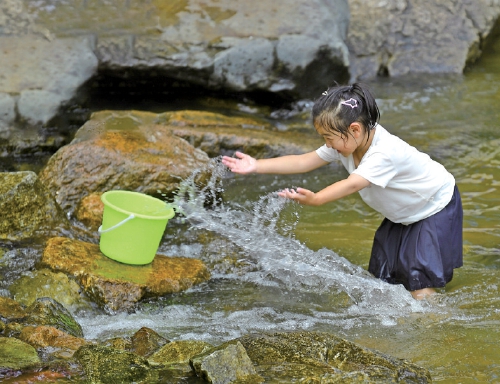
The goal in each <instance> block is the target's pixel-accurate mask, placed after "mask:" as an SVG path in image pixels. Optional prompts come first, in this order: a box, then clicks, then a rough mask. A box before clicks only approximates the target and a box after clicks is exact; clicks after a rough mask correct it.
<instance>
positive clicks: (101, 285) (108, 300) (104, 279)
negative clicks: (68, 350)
mask: <svg viewBox="0 0 500 384" xmlns="http://www.w3.org/2000/svg"><path fill="white" fill-rule="evenodd" d="M41 264H42V265H44V266H46V267H48V268H50V269H52V270H55V271H62V272H64V273H67V274H69V275H72V276H74V277H75V278H76V279H77V280H78V281H79V283H80V285H81V286H82V287H83V289H84V291H85V292H86V293H87V295H88V296H89V297H91V298H92V299H93V300H94V301H95V302H96V303H97V304H99V305H100V306H102V307H103V308H104V309H106V310H108V311H111V312H113V311H119V310H128V309H131V308H132V307H133V306H134V305H135V304H136V303H137V302H138V301H139V300H141V299H142V298H144V297H158V296H163V295H166V294H169V293H174V292H180V291H183V290H185V289H188V288H190V287H192V286H193V285H195V284H199V283H201V282H203V281H206V280H207V279H208V278H209V277H210V273H209V272H208V269H207V268H206V266H205V265H204V264H203V263H202V262H201V261H199V260H196V259H189V258H183V257H165V256H162V255H156V257H155V258H154V260H153V262H152V263H150V264H148V265H141V266H132V265H126V264H121V263H118V262H116V261H114V260H112V259H109V258H108V257H106V256H104V255H103V254H102V253H101V251H100V250H99V245H96V244H91V243H86V242H83V241H79V240H73V239H68V238H64V237H55V238H51V239H49V240H48V241H47V245H46V248H45V250H44V252H43V255H42V260H41Z"/></svg>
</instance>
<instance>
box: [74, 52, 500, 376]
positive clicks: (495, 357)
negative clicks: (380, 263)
mask: <svg viewBox="0 0 500 384" xmlns="http://www.w3.org/2000/svg"><path fill="white" fill-rule="evenodd" d="M370 85H371V86H372V89H373V91H374V93H375V95H376V96H377V100H378V102H379V106H380V109H381V112H382V119H381V124H382V125H383V126H385V127H386V128H387V129H389V130H390V131H392V132H393V133H395V134H397V135H399V136H400V137H402V138H403V139H404V140H406V141H408V142H409V143H410V144H412V145H414V146H416V147H417V148H419V149H420V150H422V151H425V152H427V153H429V154H430V155H431V156H432V157H433V158H435V159H436V160H438V161H440V162H441V163H442V164H443V165H445V166H446V167H447V168H448V169H449V170H450V171H451V172H452V173H453V174H454V175H455V178H456V180H457V184H458V186H459V188H460V190H461V193H462V199H463V204H464V266H463V267H462V268H460V269H458V270H456V273H455V277H454V279H453V281H452V282H451V283H449V284H448V285H447V287H446V288H445V289H440V290H439V292H438V294H437V295H435V296H434V297H432V298H431V299H429V300H427V301H423V302H417V301H415V300H413V299H412V298H411V296H410V294H409V293H408V292H406V291H405V290H404V289H403V288H402V287H400V286H392V285H388V284H385V283H382V282H380V281H379V280H377V279H374V278H373V277H371V276H370V275H369V274H368V273H367V272H366V268H367V266H368V260H369V254H370V248H371V241H372V238H373V233H374V231H375V230H376V228H377V226H378V225H379V223H380V221H381V217H380V216H379V215H378V214H377V213H375V212H373V211H371V210H370V208H368V207H367V206H366V205H364V204H363V202H362V201H361V200H360V198H359V197H358V196H350V197H348V198H345V199H343V200H341V201H339V202H336V203H331V204H329V205H327V206H323V207H302V206H299V205H298V204H296V203H291V202H287V201H285V199H282V198H280V197H278V196H277V194H276V191H278V190H280V189H282V188H285V187H291V186H304V187H307V188H309V189H313V190H317V189H320V188H322V187H324V186H326V185H328V184H331V183H332V182H334V181H335V180H338V179H340V178H342V177H345V173H344V171H343V170H342V169H341V168H340V167H338V166H336V165H331V166H328V167H325V168H324V169H321V170H317V171H315V172H312V173H310V174H307V175H297V176H286V177H284V176H272V175H251V176H234V175H232V174H230V173H228V172H227V171H226V170H225V169H224V167H223V166H222V165H220V163H218V162H217V160H216V159H215V160H214V161H213V162H212V164H211V165H210V166H211V167H212V170H213V172H214V177H213V180H212V182H211V184H210V185H209V186H208V187H207V188H205V189H202V190H200V189H198V188H197V187H196V185H195V183H194V182H193V181H192V180H191V179H189V180H185V181H184V183H183V191H182V193H180V194H179V195H178V198H177V200H176V202H175V204H176V205H177V206H178V209H179V213H178V214H177V215H176V218H175V219H172V220H171V222H169V224H168V227H167V233H166V235H165V241H164V243H163V244H162V246H161V248H160V252H161V253H163V254H165V255H171V256H187V257H196V258H200V259H202V260H204V261H205V262H207V263H208V264H209V265H211V266H213V267H214V273H213V275H212V278H211V279H210V281H209V282H207V283H205V284H201V285H199V286H197V287H195V288H193V289H190V290H188V291H186V292H183V293H180V294H176V295H173V296H170V297H168V298H164V299H161V300H155V301H150V302H148V303H145V304H144V305H142V306H141V308H140V309H139V310H138V311H137V312H135V313H132V314H118V315H115V316H107V315H98V316H94V315H89V316H83V317H81V318H79V321H80V322H81V323H82V325H83V327H84V331H85V335H86V337H87V338H91V339H92V338H95V339H101V338H104V337H111V336H130V335H131V334H132V333H133V332H135V331H136V330H137V329H138V328H139V327H141V326H147V327H150V328H152V329H155V330H156V331H157V332H159V333H160V334H162V335H164V336H165V337H167V338H169V339H171V340H175V339H202V340H205V341H208V342H212V343H214V344H217V343H221V342H223V341H226V340H229V339H232V338H235V337H238V336H240V335H243V334H245V333H248V332H260V331H280V330H319V331H326V332H332V333H335V334H337V335H339V336H341V337H345V338H347V339H349V340H351V341H354V342H357V343H359V344H361V345H364V346H367V347H370V348H374V349H377V350H380V351H382V352H385V353H388V354H391V355H393V356H396V357H399V358H406V359H409V360H411V361H413V362H414V363H416V364H419V365H421V366H423V367H426V368H427V369H429V370H430V372H431V375H432V377H433V380H434V382H440V383H457V382H460V383H493V382H500V353H499V352H500V345H499V343H500V298H499V289H498V284H499V282H500V280H499V278H500V188H499V187H500V145H499V144H500V123H499V122H500V44H499V43H497V44H496V45H495V46H494V47H493V49H492V50H491V52H490V53H488V54H485V55H484V56H483V58H482V59H481V61H480V62H479V63H477V64H476V65H475V66H474V67H473V68H471V69H469V70H468V71H467V72H466V73H465V75H463V76H417V77H410V78H404V79H400V80H393V79H381V80H380V81H377V82H373V83H371V84H370ZM306 104H307V103H306ZM303 116H304V115H303V114H302V115H301V114H296V115H295V116H294V115H293V113H291V114H290V115H288V116H287V117H286V118H283V119H282V121H280V123H281V124H283V125H285V126H286V125H287V124H289V125H292V124H297V119H299V120H300V119H302V124H303V126H308V124H309V126H310V123H309V122H308V121H307V118H304V117H303ZM304 134H307V135H309V134H310V135H314V134H315V132H314V130H313V129H312V128H310V130H309V131H305V133H304ZM181 196H182V197H181ZM207 200H211V202H212V204H210V205H212V207H211V208H206V204H205V202H206V201H207ZM201 238H209V239H210V240H209V241H205V242H203V241H200V239H201Z"/></svg>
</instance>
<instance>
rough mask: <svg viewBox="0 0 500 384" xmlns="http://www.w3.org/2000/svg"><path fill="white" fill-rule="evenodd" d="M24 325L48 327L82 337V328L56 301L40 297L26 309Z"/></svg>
mask: <svg viewBox="0 0 500 384" xmlns="http://www.w3.org/2000/svg"><path fill="white" fill-rule="evenodd" d="M26 312H27V316H26V318H25V319H24V321H23V322H24V323H25V324H26V325H34V326H37V325H49V326H52V327H54V328H57V329H59V330H61V331H63V332H66V333H68V334H70V335H72V336H74V337H83V331H82V327H81V326H80V324H78V322H77V321H76V320H75V319H74V317H73V315H72V314H71V313H70V312H69V311H68V310H67V309H66V308H64V307H63V306H62V305H61V304H60V303H58V302H57V301H55V300H53V299H51V298H48V297H42V298H40V299H37V300H36V301H35V302H34V303H33V304H31V305H30V306H29V307H28V308H26Z"/></svg>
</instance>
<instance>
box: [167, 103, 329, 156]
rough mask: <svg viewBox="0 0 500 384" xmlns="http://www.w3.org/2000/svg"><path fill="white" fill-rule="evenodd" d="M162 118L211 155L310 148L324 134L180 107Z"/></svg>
mask: <svg viewBox="0 0 500 384" xmlns="http://www.w3.org/2000/svg"><path fill="white" fill-rule="evenodd" d="M158 119H159V120H160V121H165V124H167V125H168V126H171V127H172V132H173V133H174V134H175V135H176V136H179V137H182V138H183V139H185V140H187V141H188V142H189V143H191V144H192V145H193V146H195V147H196V148H200V149H202V150H203V151H205V152H206V153H207V154H208V155H209V156H210V157H216V156H219V155H221V154H228V155H232V154H233V153H234V151H237V150H238V151H243V152H245V153H247V154H249V155H251V156H254V157H257V158H267V157H277V156H283V155H289V154H301V153H305V152H309V151H311V150H314V149H316V148H318V147H319V146H321V145H322V144H323V143H322V141H321V140H322V139H321V137H320V136H319V135H318V134H317V133H316V132H315V131H314V130H313V129H312V128H311V129H310V131H309V132H310V133H311V134H310V135H309V134H307V133H304V132H298V131H288V132H280V131H276V129H275V128H274V127H273V126H270V125H269V124H264V123H262V122H260V121H258V120H256V119H252V118H250V117H248V118H240V117H236V118H235V117H229V116H224V115H221V114H217V113H212V112H203V111H176V112H167V113H163V114H161V115H160V116H159V117H158Z"/></svg>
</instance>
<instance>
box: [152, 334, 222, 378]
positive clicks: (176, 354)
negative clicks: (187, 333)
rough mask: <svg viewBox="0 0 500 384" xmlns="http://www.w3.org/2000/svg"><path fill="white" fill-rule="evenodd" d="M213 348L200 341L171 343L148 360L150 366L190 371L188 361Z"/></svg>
mask: <svg viewBox="0 0 500 384" xmlns="http://www.w3.org/2000/svg"><path fill="white" fill-rule="evenodd" d="M213 347H214V346H213V345H212V344H210V343H207V342H205V341H200V340H177V341H172V342H170V343H168V344H166V345H164V346H163V347H162V348H160V349H159V350H158V351H156V352H155V353H154V354H153V355H151V356H150V357H149V358H148V361H149V362H150V363H152V364H160V365H163V366H166V367H169V368H175V369H178V370H184V371H191V366H190V365H189V361H190V360H191V358H192V357H194V356H196V355H199V354H202V353H204V352H206V351H208V350H209V349H212V348H213Z"/></svg>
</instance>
